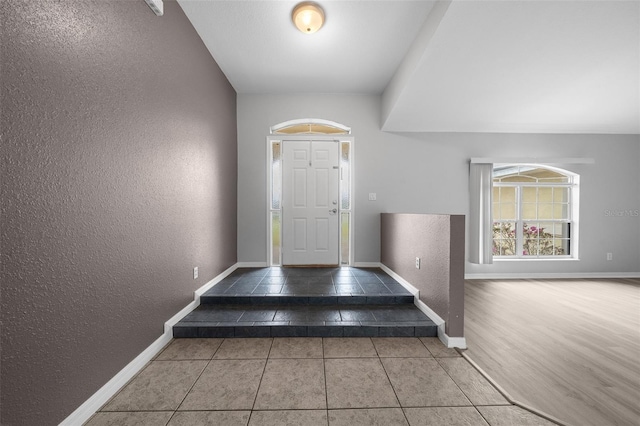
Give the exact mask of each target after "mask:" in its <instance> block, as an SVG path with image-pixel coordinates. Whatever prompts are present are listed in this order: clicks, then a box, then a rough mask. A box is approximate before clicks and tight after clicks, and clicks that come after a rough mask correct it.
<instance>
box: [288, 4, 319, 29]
mask: <svg viewBox="0 0 640 426" xmlns="http://www.w3.org/2000/svg"><path fill="white" fill-rule="evenodd" d="M291 20H292V21H293V24H294V25H295V26H296V28H298V29H299V30H300V31H301V32H303V33H305V34H313V33H315V32H316V31H318V30H319V29H320V28H321V27H322V24H324V10H322V8H321V7H320V6H319V5H317V4H316V3H313V2H310V1H305V2H302V3H299V4H298V5H297V6H296V7H294V8H293V12H292V13H291Z"/></svg>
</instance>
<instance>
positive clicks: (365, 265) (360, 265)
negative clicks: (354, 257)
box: [353, 262, 380, 268]
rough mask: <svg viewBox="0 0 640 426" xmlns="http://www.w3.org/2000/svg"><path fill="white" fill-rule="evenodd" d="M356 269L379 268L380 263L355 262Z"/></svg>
mask: <svg viewBox="0 0 640 426" xmlns="http://www.w3.org/2000/svg"><path fill="white" fill-rule="evenodd" d="M353 266H354V267H356V268H379V267H380V262H353Z"/></svg>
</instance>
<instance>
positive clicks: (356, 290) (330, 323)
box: [173, 268, 437, 338]
mask: <svg viewBox="0 0 640 426" xmlns="http://www.w3.org/2000/svg"><path fill="white" fill-rule="evenodd" d="M436 334H437V327H436V325H435V324H434V323H433V321H431V320H430V319H429V318H428V317H427V316H426V315H424V314H423V313H422V312H421V311H420V310H419V309H418V308H416V306H415V305H414V304H413V296H412V295H411V293H409V292H408V291H407V290H406V289H405V288H404V287H403V286H402V285H401V284H399V283H398V282H397V281H395V280H394V279H393V278H392V277H390V276H389V275H388V274H386V273H385V272H384V271H382V270H381V269H379V268H240V269H237V270H236V271H234V272H233V273H232V274H231V275H230V276H228V277H227V278H225V279H224V280H223V281H221V282H220V283H218V284H216V285H215V286H214V287H213V288H211V289H210V290H209V291H207V292H206V293H205V294H204V295H203V296H202V297H201V305H200V306H199V307H198V308H197V309H196V310H194V311H193V312H191V313H190V314H188V315H187V316H186V317H185V318H183V319H182V320H181V321H180V322H179V323H178V324H176V325H175V326H174V327H173V335H174V337H176V338H197V337H210V338H214V337H432V336H436Z"/></svg>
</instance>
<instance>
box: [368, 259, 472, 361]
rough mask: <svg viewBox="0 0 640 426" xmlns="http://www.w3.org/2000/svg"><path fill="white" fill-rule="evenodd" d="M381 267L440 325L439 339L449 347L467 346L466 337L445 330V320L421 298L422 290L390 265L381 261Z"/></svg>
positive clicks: (423, 311)
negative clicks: (452, 334) (450, 333)
mask: <svg viewBox="0 0 640 426" xmlns="http://www.w3.org/2000/svg"><path fill="white" fill-rule="evenodd" d="M379 266H380V268H381V269H382V270H383V271H385V272H386V273H387V274H389V276H390V277H391V278H393V279H394V280H396V281H398V282H399V283H400V284H401V285H402V286H403V287H404V288H406V289H407V290H408V291H409V292H410V293H411V294H413V303H414V304H415V305H416V307H417V308H418V309H420V311H422V313H423V314H425V315H426V316H428V317H429V319H430V320H431V321H433V322H434V323H435V324H436V326H438V339H440V341H441V342H442V343H443V344H444V345H445V346H446V347H448V348H460V349H466V348H467V340H466V339H465V338H464V337H449V336H448V335H447V333H446V332H445V320H443V319H442V318H441V317H440V315H438V314H436V313H435V312H434V311H433V309H431V308H430V307H429V306H428V305H427V304H426V303H424V302H423V301H422V300H420V290H418V289H417V288H415V287H414V286H413V285H412V284H411V283H409V282H408V281H407V280H405V279H404V278H402V277H401V276H400V275H398V274H396V273H395V272H394V271H393V270H392V269H390V268H389V267H388V266H386V265H384V264H382V263H380V264H379Z"/></svg>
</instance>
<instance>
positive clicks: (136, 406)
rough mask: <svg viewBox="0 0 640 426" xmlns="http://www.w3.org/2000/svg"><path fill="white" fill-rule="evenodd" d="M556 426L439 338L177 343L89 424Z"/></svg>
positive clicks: (289, 339)
mask: <svg viewBox="0 0 640 426" xmlns="http://www.w3.org/2000/svg"><path fill="white" fill-rule="evenodd" d="M287 424H289V425H305V426H316V425H317V426H361V425H362V426H372V425H385V426H395V425H398V426H427V425H428V426H452V425H467V426H513V425H518V426H552V425H553V424H552V423H550V422H548V421H546V420H544V419H542V418H540V417H537V416H535V415H534V414H532V413H530V412H527V411H525V410H523V409H521V408H518V407H515V406H513V405H510V404H509V402H508V401H507V400H505V399H504V397H502V395H500V393H498V391H497V390H496V389H495V388H494V387H493V386H492V385H491V384H490V383H489V382H488V381H487V380H485V379H484V377H482V375H480V373H478V372H477V371H476V370H475V369H474V368H473V367H472V366H471V364H469V363H468V362H467V361H466V360H465V359H464V358H462V357H461V356H460V354H459V353H458V352H457V351H455V350H453V349H447V348H445V347H444V346H443V345H442V343H440V341H439V340H438V339H437V338H433V337H431V338H429V337H427V338H424V337H422V338H415V337H410V338H357V339H352V338H265V339H175V340H173V341H172V342H171V344H170V345H168V346H167V348H166V349H165V350H164V351H163V352H162V353H161V354H160V355H158V357H156V358H155V359H154V360H153V361H151V362H150V363H149V364H148V365H147V366H146V367H145V368H144V369H143V370H142V371H141V372H140V373H139V374H138V375H137V376H136V377H134V378H133V379H132V380H131V381H130V382H129V383H128V384H127V385H126V386H124V387H123V388H122V390H121V391H120V392H119V393H118V394H117V395H115V396H114V397H113V398H112V399H111V400H110V401H109V402H108V403H107V404H105V405H104V406H103V407H102V408H101V409H100V411H99V412H98V413H96V414H95V416H94V417H93V418H91V419H90V420H89V421H88V423H87V426H107V425H150V426H165V425H168V426H197V425H224V426H232V425H238V426H247V425H248V426H276V425H277V426H280V425H287Z"/></svg>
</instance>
